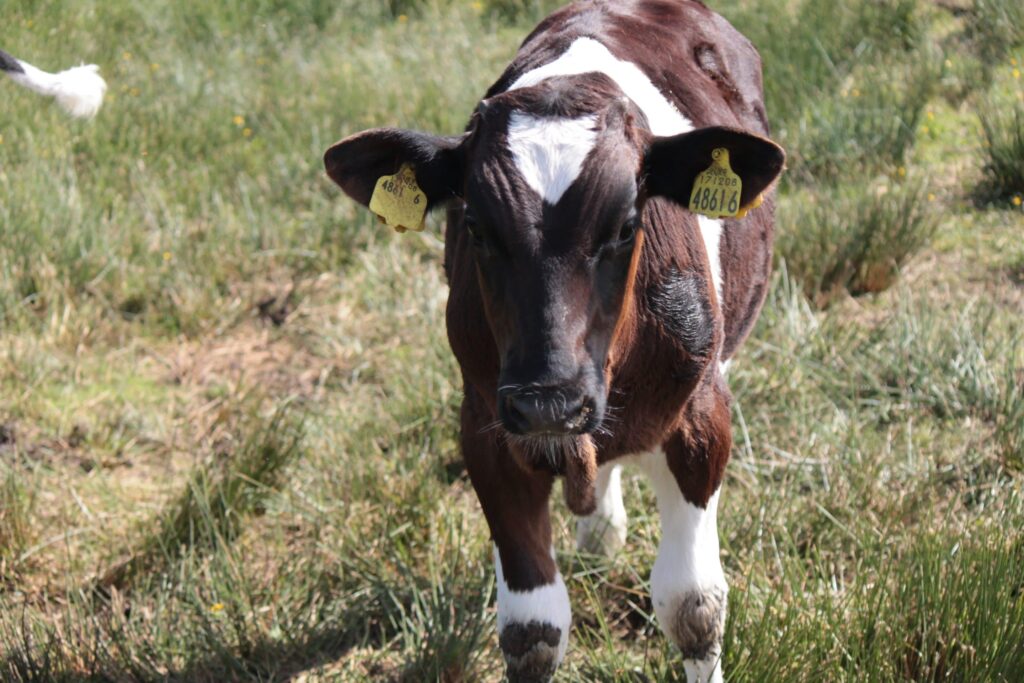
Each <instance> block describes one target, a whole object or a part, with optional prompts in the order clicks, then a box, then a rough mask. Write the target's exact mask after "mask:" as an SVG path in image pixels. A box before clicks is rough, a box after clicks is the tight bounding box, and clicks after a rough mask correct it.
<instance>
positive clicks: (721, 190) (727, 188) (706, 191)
mask: <svg viewBox="0 0 1024 683" xmlns="http://www.w3.org/2000/svg"><path fill="white" fill-rule="evenodd" d="M742 194H743V181H741V180H740V177H739V176H738V175H736V174H735V173H734V172H733V170H732V166H730V165H729V150H727V149H725V148H724V147H718V148H716V149H715V150H714V151H713V152H711V166H709V167H708V168H707V170H706V171H703V172H702V173H701V174H700V175H698V176H697V179H696V180H695V181H694V183H693V192H691V193H690V211H693V212H694V213H702V214H704V215H705V216H708V217H710V218H723V217H726V216H728V217H743V216H744V215H746V213H747V211H746V210H744V208H743V207H741V206H740V196H741V195H742ZM749 208H752V207H748V209H749Z"/></svg>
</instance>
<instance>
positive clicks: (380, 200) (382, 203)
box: [370, 164, 427, 232]
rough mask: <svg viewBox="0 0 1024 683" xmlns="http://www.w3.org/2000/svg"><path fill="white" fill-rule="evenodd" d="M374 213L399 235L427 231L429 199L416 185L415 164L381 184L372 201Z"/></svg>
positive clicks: (379, 182)
mask: <svg viewBox="0 0 1024 683" xmlns="http://www.w3.org/2000/svg"><path fill="white" fill-rule="evenodd" d="M370 211H373V212H374V213H375V214H377V215H378V216H380V219H381V220H382V221H384V222H385V223H386V224H388V225H390V226H391V227H392V228H394V229H395V230H397V231H398V232H405V231H406V230H415V231H416V232H419V231H420V230H423V218H424V217H425V216H426V215H427V195H425V194H423V190H421V189H420V186H419V185H417V184H416V172H415V171H414V170H413V168H412V164H403V165H402V168H400V169H399V170H398V173H396V174H394V175H386V176H381V178H380V179H379V180H377V185H376V187H374V188H373V196H371V197H370Z"/></svg>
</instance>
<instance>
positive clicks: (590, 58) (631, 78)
mask: <svg viewBox="0 0 1024 683" xmlns="http://www.w3.org/2000/svg"><path fill="white" fill-rule="evenodd" d="M595 71H597V72H600V73H603V74H604V75H606V76H608V77H609V78H610V79H612V80H613V81H615V83H616V84H617V85H618V86H619V89H620V90H622V92H623V93H624V94H625V95H626V97H628V98H629V99H631V100H633V102H634V103H635V104H636V106H637V107H639V108H640V110H641V111H642V112H643V113H644V116H646V117H647V123H648V125H650V127H651V132H652V133H654V134H655V135H666V136H667V135H678V134H679V133H686V132H688V131H691V130H693V124H692V123H691V122H690V121H689V120H688V119H687V118H686V117H685V116H683V115H682V114H681V113H680V112H679V110H678V109H676V108H675V106H673V105H672V103H671V102H669V101H668V99H667V98H666V97H665V95H663V94H662V92H661V91H660V90H658V88H657V86H655V85H654V83H653V82H651V79H650V78H649V77H648V76H647V74H645V73H644V72H643V71H641V70H640V67H638V66H637V65H636V64H634V63H633V62H627V61H624V60H622V59H619V58H617V57H616V56H615V55H613V54H612V53H611V51H610V50H609V49H608V48H607V47H605V46H604V45H602V44H601V43H599V42H597V41H596V40H594V39H593V38H577V39H576V40H575V41H573V44H572V45H570V46H569V49H568V50H566V51H565V52H563V53H562V54H561V55H560V56H559V57H558V58H557V59H555V60H554V61H551V62H548V63H547V64H545V65H544V66H540V67H537V68H536V69H534V70H532V71H527V72H526V73H525V74H523V75H522V76H520V77H519V78H517V79H516V81H515V83H513V84H512V86H511V87H510V88H509V90H517V89H519V88H528V87H530V86H531V85H537V84H538V83H540V82H541V81H543V80H545V79H548V78H554V77H555V76H576V75H579V74H585V73H592V72H595Z"/></svg>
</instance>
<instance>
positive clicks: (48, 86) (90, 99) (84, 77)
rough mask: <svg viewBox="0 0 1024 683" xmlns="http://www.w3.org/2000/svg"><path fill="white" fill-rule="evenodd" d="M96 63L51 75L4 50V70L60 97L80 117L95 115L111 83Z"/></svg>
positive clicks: (0, 54)
mask: <svg viewBox="0 0 1024 683" xmlns="http://www.w3.org/2000/svg"><path fill="white" fill-rule="evenodd" d="M99 70H100V69H99V67H98V66H96V65H95V64H82V65H80V66H73V67H71V68H70V69H65V70H64V71H61V72H60V73H55V74H51V73H48V72H46V71H43V70H42V69H39V68H37V67H34V66H32V65H31V64H29V63H28V62H23V61H21V60H20V59H16V58H15V57H12V56H11V55H9V54H8V53H6V52H4V51H3V50H0V71H2V72H4V73H6V74H7V75H8V76H10V78H11V80H12V81H14V82H15V83H17V84H18V85H21V86H24V87H26V88H28V89H29V90H32V91H34V92H37V93H39V94H40V95H46V96H47V97H52V98H54V99H55V100H57V104H59V105H60V106H61V107H62V108H63V109H64V111H66V112H67V113H69V114H71V115H72V116H75V117H78V118H89V117H91V116H95V115H96V112H98V111H99V109H100V105H102V104H103V95H104V93H106V91H107V83H106V81H104V80H103V77H102V76H100V73H99Z"/></svg>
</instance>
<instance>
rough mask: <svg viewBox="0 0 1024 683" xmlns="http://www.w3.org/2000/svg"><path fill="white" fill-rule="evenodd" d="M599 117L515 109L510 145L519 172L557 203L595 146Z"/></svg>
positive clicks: (510, 124) (550, 201) (528, 182)
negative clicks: (550, 115)
mask: <svg viewBox="0 0 1024 683" xmlns="http://www.w3.org/2000/svg"><path fill="white" fill-rule="evenodd" d="M596 123H597V117H596V116H584V117H581V118H578V119H565V118H541V117H537V116H531V115H529V114H524V113H522V112H513V113H512V116H511V117H510V118H509V124H508V147H509V151H511V152H512V156H513V157H514V158H515V160H516V166H518V167H519V173H520V175H522V176H523V179H524V180H526V184H527V185H529V186H530V187H531V188H532V189H533V190H534V191H535V192H536V193H537V194H539V195H540V196H541V197H542V198H543V199H544V200H545V201H546V202H548V203H549V204H557V203H558V200H559V199H561V198H562V195H563V194H565V191H566V190H568V189H569V187H570V186H571V185H572V184H573V182H574V181H575V180H576V178H577V177H579V174H580V171H581V170H582V169H583V161H584V160H585V159H586V158H587V155H588V154H590V150H592V149H593V148H594V141H595V140H596V139H597V132H596V131H595V129H594V127H595V125H596Z"/></svg>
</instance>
